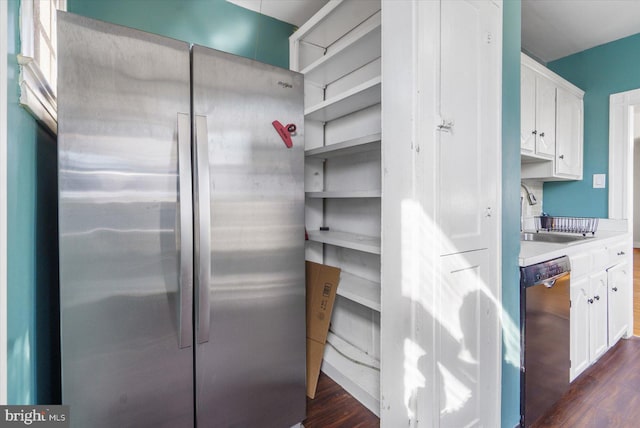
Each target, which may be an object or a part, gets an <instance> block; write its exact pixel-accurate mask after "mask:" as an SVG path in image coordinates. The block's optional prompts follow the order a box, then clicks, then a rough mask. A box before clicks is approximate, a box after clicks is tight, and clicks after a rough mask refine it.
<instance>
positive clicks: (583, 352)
mask: <svg viewBox="0 0 640 428" xmlns="http://www.w3.org/2000/svg"><path fill="white" fill-rule="evenodd" d="M589 298H590V297H589V277H583V278H581V279H579V280H577V281H574V280H573V278H571V314H570V318H571V372H570V380H572V381H573V379H575V378H576V377H577V376H578V374H580V373H582V372H583V371H584V369H586V368H587V367H589V363H590V362H591V359H590V357H589V329H588V328H586V326H588V325H589V302H588V300H589Z"/></svg>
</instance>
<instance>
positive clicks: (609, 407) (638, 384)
mask: <svg viewBox="0 0 640 428" xmlns="http://www.w3.org/2000/svg"><path fill="white" fill-rule="evenodd" d="M639 426H640V338H638V337H632V338H630V339H628V340H624V339H623V340H621V341H620V342H618V343H617V344H616V345H615V346H614V347H613V348H612V349H611V350H610V351H609V352H607V353H606V354H605V355H604V356H603V357H602V358H600V360H599V361H598V362H597V363H596V364H594V365H593V366H591V367H590V368H588V369H587V370H586V371H585V372H584V373H582V374H581V375H580V376H579V377H578V379H576V380H575V381H574V382H573V384H571V387H570V388H569V391H567V393H566V394H565V395H564V396H563V397H562V398H561V399H560V401H559V402H558V403H556V404H555V405H554V406H553V407H552V408H551V409H550V410H549V412H548V413H547V414H546V415H545V416H544V417H543V418H542V419H540V420H539V421H538V423H537V424H535V425H534V427H535V428H541V427H558V428H578V427H579V428H632V427H639Z"/></svg>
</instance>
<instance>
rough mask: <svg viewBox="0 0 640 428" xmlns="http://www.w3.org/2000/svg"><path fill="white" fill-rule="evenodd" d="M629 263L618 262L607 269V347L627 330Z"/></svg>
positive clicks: (614, 342) (613, 343)
mask: <svg viewBox="0 0 640 428" xmlns="http://www.w3.org/2000/svg"><path fill="white" fill-rule="evenodd" d="M630 274H631V273H630V272H629V264H628V263H626V262H625V263H620V264H618V265H616V266H613V267H611V268H609V269H607V282H608V288H609V290H608V306H609V347H611V346H613V345H615V344H616V342H617V341H618V340H620V339H621V338H622V337H623V336H624V335H625V334H626V332H627V330H628V327H629V317H628V316H627V306H628V297H627V294H628V293H627V288H628V284H629V280H630V278H631V277H632V276H630Z"/></svg>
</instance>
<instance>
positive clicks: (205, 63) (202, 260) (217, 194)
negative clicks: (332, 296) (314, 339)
mask: <svg viewBox="0 0 640 428" xmlns="http://www.w3.org/2000/svg"><path fill="white" fill-rule="evenodd" d="M58 23H59V24H58V39H59V41H58V43H59V57H58V64H59V66H58V67H59V68H58V70H59V71H58V150H59V165H58V168H59V171H58V172H59V230H60V232H59V233H60V237H59V238H60V298H61V336H62V337H61V343H62V399H63V403H64V404H69V405H70V406H71V423H72V426H74V427H78V428H85V427H170V428H176V427H193V426H195V425H197V426H198V427H229V428H231V427H237V428H250V427H260V428H264V427H278V428H282V427H290V426H292V425H295V424H297V423H298V422H300V421H302V419H304V415H305V295H304V293H305V291H304V289H305V287H304V281H305V276H304V218H303V217H304V184H303V181H304V179H303V171H304V160H303V150H304V148H303V135H304V129H303V128H304V118H303V92H302V91H303V80H302V76H301V75H299V74H297V73H293V72H290V71H288V70H285V69H281V68H277V67H273V66H270V65H266V64H262V63H258V62H256V61H252V60H248V59H245V58H240V57H236V56H233V55H230V54H226V53H222V52H218V51H215V50H212V49H208V48H205V47H202V46H191V45H189V44H187V43H184V42H180V41H176V40H172V39H168V38H164V37H160V36H157V35H153V34H148V33H144V32H141V31H137V30H133V29H129V28H124V27H120V26H116V25H112V24H107V23H104V22H98V21H95V20H90V19H87V18H84V17H80V16H77V15H73V14H68V13H59V15H58ZM274 121H279V123H280V124H282V125H283V126H282V127H279V128H280V130H279V132H278V131H277V130H276V126H275V125H274V124H273V122H274ZM289 124H295V125H296V126H297V131H295V132H294V133H293V134H292V137H291V142H292V143H293V144H292V146H291V147H288V146H287V144H285V140H286V138H285V137H288V136H289V135H290V131H293V129H292V128H291V129H289V130H287V129H286V128H287V125H289Z"/></svg>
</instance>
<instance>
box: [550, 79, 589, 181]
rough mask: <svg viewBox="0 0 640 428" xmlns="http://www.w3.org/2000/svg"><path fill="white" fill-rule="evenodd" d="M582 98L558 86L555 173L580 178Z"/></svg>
mask: <svg viewBox="0 0 640 428" xmlns="http://www.w3.org/2000/svg"><path fill="white" fill-rule="evenodd" d="M582 117H583V112H582V100H581V99H580V98H578V97H576V96H575V95H573V94H571V93H570V92H568V91H566V90H564V89H562V88H558V101H557V118H556V136H557V141H556V145H557V147H556V174H557V175H559V176H564V177H567V178H575V179H582Z"/></svg>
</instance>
